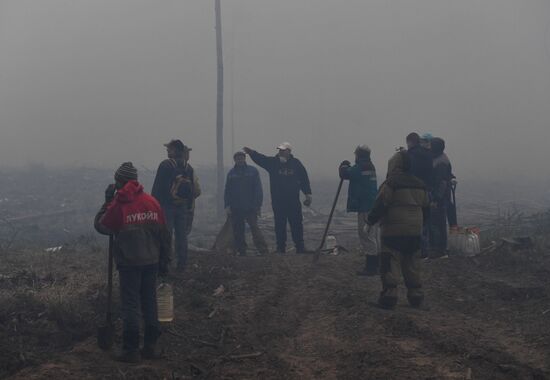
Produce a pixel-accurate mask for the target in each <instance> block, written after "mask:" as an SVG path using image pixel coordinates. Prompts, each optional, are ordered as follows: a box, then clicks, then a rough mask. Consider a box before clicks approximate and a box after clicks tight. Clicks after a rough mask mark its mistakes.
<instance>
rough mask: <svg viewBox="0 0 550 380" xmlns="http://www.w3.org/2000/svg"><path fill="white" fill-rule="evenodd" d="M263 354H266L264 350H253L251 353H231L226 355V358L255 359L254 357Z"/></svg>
mask: <svg viewBox="0 0 550 380" xmlns="http://www.w3.org/2000/svg"><path fill="white" fill-rule="evenodd" d="M263 354H264V353H263V352H253V353H251V354H242V355H230V356H226V359H227V360H243V359H254V358H259V357H260V356H262V355H263Z"/></svg>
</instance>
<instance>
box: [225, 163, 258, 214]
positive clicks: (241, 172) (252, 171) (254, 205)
mask: <svg viewBox="0 0 550 380" xmlns="http://www.w3.org/2000/svg"><path fill="white" fill-rule="evenodd" d="M263 196H264V194H263V191H262V182H261V180H260V173H259V172H258V169H256V168H255V167H253V166H248V165H244V166H242V167H241V166H235V167H234V168H233V169H231V170H230V171H229V173H227V180H226V181H225V193H224V200H225V207H229V208H230V209H231V211H244V212H248V211H256V210H259V209H260V208H261V207H262V202H263Z"/></svg>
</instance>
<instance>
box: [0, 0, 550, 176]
mask: <svg viewBox="0 0 550 380" xmlns="http://www.w3.org/2000/svg"><path fill="white" fill-rule="evenodd" d="M222 8H223V9H222V11H223V23H224V25H223V28H224V44H225V46H224V49H225V51H224V58H225V69H226V70H225V74H226V80H225V86H226V95H225V101H226V117H225V119H226V120H225V125H226V146H225V148H226V157H227V159H226V163H227V164H229V161H230V160H229V157H230V156H231V150H232V146H231V145H232V144H231V137H230V134H229V131H230V128H231V121H233V122H234V128H235V146H236V147H237V148H240V147H242V146H244V145H247V146H251V147H253V148H257V149H258V150H260V151H263V152H266V153H274V152H275V149H274V148H275V146H276V145H277V144H278V143H280V142H282V141H287V140H288V141H290V142H291V143H292V144H293V145H294V146H295V154H296V156H298V157H299V158H300V159H302V161H303V162H304V164H305V165H306V167H308V168H309V170H310V172H311V174H312V175H313V176H319V177H329V176H336V167H337V165H338V163H339V162H340V161H341V160H343V159H351V158H352V153H353V150H354V148H355V146H356V145H357V144H369V145H370V146H371V148H372V150H373V156H374V161H375V164H376V165H377V166H378V170H379V172H380V173H381V174H382V175H383V173H385V169H386V161H387V159H388V158H389V157H390V156H391V154H392V152H393V151H394V148H395V147H397V146H400V145H404V144H405V142H404V138H405V136H406V134H407V133H409V132H411V131H418V132H421V133H422V132H431V133H433V134H434V135H438V136H441V137H443V138H445V140H446V141H447V146H448V153H449V156H450V157H451V159H452V161H453V164H454V167H455V171H456V172H457V175H458V176H459V177H463V178H466V177H468V178H472V177H476V176H479V175H483V176H487V177H490V178H519V177H522V178H523V177H526V178H529V177H531V176H543V177H548V168H547V165H546V163H547V160H548V156H549V155H548V152H547V149H546V144H547V142H548V141H549V140H550V2H549V1H547V0H521V1H519V0H462V1H456V0H392V1H388V0H346V1H336V0H277V1H266V0H222ZM215 64H216V59H215V35H214V13H213V0H212V1H207V0H177V1H176V0H162V1H153V0H149V1H142V0H0V167H5V166H12V165H27V164H31V163H45V164H47V165H86V166H99V167H115V166H117V165H118V164H119V163H120V162H122V161H127V160H131V161H134V162H135V163H136V164H138V165H144V166H147V167H150V168H155V167H156V165H157V164H158V162H159V161H160V160H161V159H163V158H164V148H163V147H162V143H164V142H166V141H168V140H169V139H171V138H174V137H177V138H181V139H182V140H184V142H185V143H186V144H188V145H190V146H191V147H192V148H193V152H192V161H193V163H195V165H199V166H200V165H209V164H214V163H215V153H216V147H215V117H216V115H215V111H216V108H215V91H216V66H215ZM231 105H232V107H231Z"/></svg>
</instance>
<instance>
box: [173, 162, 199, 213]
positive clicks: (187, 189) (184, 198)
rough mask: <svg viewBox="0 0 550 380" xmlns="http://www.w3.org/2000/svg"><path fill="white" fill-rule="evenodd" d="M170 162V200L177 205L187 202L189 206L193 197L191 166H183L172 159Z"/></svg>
mask: <svg viewBox="0 0 550 380" xmlns="http://www.w3.org/2000/svg"><path fill="white" fill-rule="evenodd" d="M170 163H171V164H172V167H173V168H174V171H173V173H172V178H171V180H170V196H171V197H172V202H173V203H174V204H175V205H178V206H179V205H183V204H187V205H188V206H189V207H191V205H192V204H193V199H194V190H193V189H194V184H193V168H191V166H189V165H185V166H183V165H182V164H181V163H179V162H177V161H176V160H174V159H171V160H170Z"/></svg>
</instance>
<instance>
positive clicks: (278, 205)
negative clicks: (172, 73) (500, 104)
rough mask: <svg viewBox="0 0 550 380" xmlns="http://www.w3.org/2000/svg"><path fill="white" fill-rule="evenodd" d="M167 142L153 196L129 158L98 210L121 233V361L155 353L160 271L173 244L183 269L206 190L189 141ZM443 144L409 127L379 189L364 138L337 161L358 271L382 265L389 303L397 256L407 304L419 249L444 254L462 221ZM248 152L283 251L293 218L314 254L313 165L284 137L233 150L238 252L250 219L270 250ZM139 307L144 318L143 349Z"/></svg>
mask: <svg viewBox="0 0 550 380" xmlns="http://www.w3.org/2000/svg"><path fill="white" fill-rule="evenodd" d="M165 147H166V149H167V156H168V158H167V159H166V160H164V161H162V162H161V164H160V165H159V168H158V170H157V174H156V177H155V181H154V184H153V188H152V191H151V195H149V194H147V193H145V192H144V189H143V186H142V185H141V184H140V183H139V182H138V175H137V169H136V168H135V167H134V166H133V165H132V163H131V162H126V163H123V164H122V165H121V166H120V167H119V168H118V170H117V171H116V173H115V176H114V177H115V178H114V179H115V184H113V185H109V186H108V187H107V189H106V191H105V203H104V204H103V206H102V207H101V209H100V211H99V212H98V214H97V215H96V218H95V227H96V229H97V230H98V232H100V233H102V234H106V235H112V236H113V237H114V246H113V251H114V252H113V253H114V258H115V262H116V264H117V269H118V271H119V282H120V298H121V311H122V320H123V343H122V352H121V353H120V355H118V356H117V359H118V360H120V361H125V362H138V361H139V360H140V359H141V358H149V359H153V358H156V357H158V353H157V351H156V342H157V339H158V337H159V335H160V329H159V323H158V320H157V304H156V281H157V275H161V276H164V275H166V274H167V273H168V268H169V266H170V260H171V259H170V258H171V254H170V252H171V250H172V247H173V246H174V248H175V253H176V254H175V256H176V259H177V265H176V268H177V269H178V270H180V271H181V270H184V269H185V266H186V263H187V252H188V242H187V238H188V235H189V233H190V231H191V228H192V223H193V216H194V209H195V200H196V198H197V197H199V196H200V194H201V188H200V184H199V179H198V177H197V175H196V173H195V171H194V169H193V168H192V166H191V165H190V164H189V154H190V151H191V148H189V147H188V146H186V145H185V144H183V142H182V141H180V140H172V141H170V142H169V143H168V144H165ZM444 150H445V142H444V141H443V140H442V139H439V138H431V136H429V135H425V136H423V137H422V138H421V137H420V136H419V135H418V134H417V133H411V134H410V135H409V136H407V149H404V148H400V149H399V150H398V152H397V153H396V154H395V155H394V156H393V157H392V158H391V159H390V161H389V164H388V172H387V176H386V180H385V181H384V182H383V184H382V185H381V186H380V188H378V185H377V175H376V169H375V167H374V165H373V163H372V160H371V150H370V149H369V147H368V146H366V145H360V146H358V147H357V149H356V150H355V163H354V164H352V163H350V162H349V161H344V162H342V163H341V165H340V167H339V169H338V172H339V176H340V178H341V179H342V180H347V181H349V189H348V200H347V211H348V212H354V213H357V215H358V218H357V220H358V232H359V241H360V250H361V252H362V253H363V254H365V257H366V260H365V269H364V271H362V273H361V274H367V275H375V274H378V273H380V275H381V277H382V285H383V290H382V293H381V295H380V299H379V304H380V305H381V306H382V307H387V308H392V307H394V306H395V304H396V303H397V291H396V288H397V278H398V273H397V272H396V270H397V268H398V266H399V265H398V264H400V266H401V271H402V274H403V276H404V279H405V284H406V286H407V288H408V300H409V302H410V304H411V305H412V306H415V307H418V306H420V305H421V304H422V301H423V293H422V284H421V280H420V276H419V272H418V268H417V256H418V252H422V253H423V254H425V255H431V256H434V257H437V256H441V255H443V254H444V253H445V250H446V245H447V243H446V239H447V219H449V224H450V225H451V226H453V225H456V209H454V211H453V207H451V206H452V203H453V202H452V201H451V196H450V194H451V189H452V186H453V183H454V182H453V181H454V176H453V174H452V169H451V164H450V161H449V159H448V157H447V156H446V155H445V153H444ZM247 155H248V156H249V157H250V158H251V160H252V161H253V162H254V163H256V164H257V165H258V166H260V167H261V168H263V169H265V170H266V171H267V173H268V174H269V179H270V191H271V203H272V209H273V213H274V222H275V236H276V252H277V253H279V254H285V253H286V252H287V225H290V230H291V235H292V240H293V242H294V247H295V250H296V253H297V254H305V253H309V252H310V251H308V250H307V248H306V246H305V243H304V229H303V217H302V204H303V205H305V206H310V205H311V203H312V191H311V185H310V181H309V177H308V173H307V170H306V169H305V167H304V165H303V164H302V163H301V162H300V160H298V159H297V158H296V157H294V155H293V153H292V146H291V145H290V144H289V143H287V142H285V143H282V144H281V145H279V146H278V147H277V154H276V155H274V156H266V155H263V154H261V153H259V152H257V151H255V150H253V149H251V148H248V147H245V148H243V150H242V151H239V152H237V153H235V155H234V157H233V158H234V164H235V165H234V167H233V168H232V169H231V170H230V171H229V173H228V174H227V181H226V186H225V193H224V201H225V207H226V212H227V215H228V220H229V221H230V225H231V227H232V234H233V240H234V248H235V250H236V252H237V253H238V254H239V255H246V254H247V245H246V239H245V224H248V225H249V227H250V230H251V232H252V237H253V241H254V244H255V246H256V248H257V250H258V253H259V254H260V255H264V254H267V253H268V252H269V249H268V245H267V243H266V240H265V238H264V236H263V234H262V231H261V230H260V228H259V226H258V217H259V215H260V210H261V207H262V202H263V191H262V184H261V180H260V175H259V172H258V170H257V169H256V168H255V167H253V166H250V165H248V164H247V160H246V156H247ZM300 193H303V195H304V200H303V201H301V199H300V198H301V197H300ZM376 226H379V232H378V231H377V230H378V227H376ZM373 235H374V236H377V235H379V236H377V237H376V238H372V236H373ZM378 241H380V243H377V242H378ZM140 309H141V310H140ZM140 311H141V315H142V317H143V320H144V342H143V348H142V350H141V351H140V350H139V347H140V344H139V343H140V341H139V331H140V328H139V325H140V318H139V316H140Z"/></svg>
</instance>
